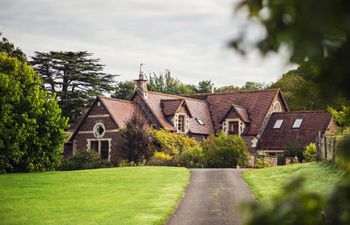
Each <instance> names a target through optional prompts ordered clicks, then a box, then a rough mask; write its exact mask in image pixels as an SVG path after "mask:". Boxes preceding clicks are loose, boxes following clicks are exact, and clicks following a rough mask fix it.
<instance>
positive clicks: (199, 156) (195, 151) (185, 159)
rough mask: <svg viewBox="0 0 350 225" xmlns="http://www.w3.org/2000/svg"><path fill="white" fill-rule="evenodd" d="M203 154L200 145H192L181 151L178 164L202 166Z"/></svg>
mask: <svg viewBox="0 0 350 225" xmlns="http://www.w3.org/2000/svg"><path fill="white" fill-rule="evenodd" d="M203 155H204V154H203V150H202V148H201V147H200V146H194V147H191V148H189V149H186V150H185V151H183V152H182V153H181V154H180V156H179V158H178V160H177V161H178V163H179V165H180V166H184V167H187V168H199V167H203Z"/></svg>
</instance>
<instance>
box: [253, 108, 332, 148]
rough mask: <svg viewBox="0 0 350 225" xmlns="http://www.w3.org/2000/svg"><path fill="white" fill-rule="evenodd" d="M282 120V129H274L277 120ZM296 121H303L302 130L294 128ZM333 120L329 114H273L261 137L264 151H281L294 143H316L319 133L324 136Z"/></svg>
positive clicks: (261, 145) (261, 146)
mask: <svg viewBox="0 0 350 225" xmlns="http://www.w3.org/2000/svg"><path fill="white" fill-rule="evenodd" d="M278 119H282V120H283V123H282V125H281V128H273V126H274V125H275V123H276V120H278ZM296 119H303V121H302V123H301V126H300V128H292V126H293V124H294V121H295V120H296ZM331 120H332V115H331V114H330V113H328V112H317V111H310V112H281V113H273V114H272V116H271V118H270V120H269V122H268V124H267V126H266V129H265V130H264V133H263V135H262V137H261V141H260V147H259V149H262V150H280V149H284V148H286V147H287V146H288V144H289V143H291V142H293V141H298V142H299V144H301V145H302V146H306V145H308V144H310V143H315V141H316V136H317V134H318V132H321V134H324V133H325V132H326V130H327V128H328V126H329V124H330V122H331Z"/></svg>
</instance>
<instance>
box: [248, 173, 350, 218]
mask: <svg viewBox="0 0 350 225" xmlns="http://www.w3.org/2000/svg"><path fill="white" fill-rule="evenodd" d="M248 209H249V210H248V211H249V212H250V217H249V218H248V220H247V221H246V223H245V224H246V225H293V224H298V225H334V224H337V225H346V224H349V223H350V213H349V212H350V183H346V184H339V185H337V186H335V188H334V190H333V191H332V192H331V194H330V195H329V196H327V197H326V198H324V197H323V196H322V195H321V194H318V193H314V192H309V191H305V189H304V188H303V179H300V178H298V179H294V180H292V181H291V182H290V183H288V184H287V185H286V186H285V187H284V189H283V192H282V193H281V194H280V195H278V196H276V197H274V198H272V200H271V204H266V203H265V202H260V203H259V202H255V203H252V204H250V205H249V206H248Z"/></svg>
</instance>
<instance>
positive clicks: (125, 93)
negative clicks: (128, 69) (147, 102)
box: [112, 81, 135, 100]
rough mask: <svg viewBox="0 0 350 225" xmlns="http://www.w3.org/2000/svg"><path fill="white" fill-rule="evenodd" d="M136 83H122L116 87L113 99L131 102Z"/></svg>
mask: <svg viewBox="0 0 350 225" xmlns="http://www.w3.org/2000/svg"><path fill="white" fill-rule="evenodd" d="M134 88H135V83H134V82H133V81H120V82H118V83H117V85H116V87H115V92H114V94H113V95H112V97H113V98H119V99H125V100H130V99H131V97H132V95H133V94H134Z"/></svg>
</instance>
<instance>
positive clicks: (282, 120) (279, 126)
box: [273, 119, 284, 129]
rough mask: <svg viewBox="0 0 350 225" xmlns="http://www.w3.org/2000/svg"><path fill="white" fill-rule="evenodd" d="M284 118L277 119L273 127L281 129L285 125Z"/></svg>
mask: <svg viewBox="0 0 350 225" xmlns="http://www.w3.org/2000/svg"><path fill="white" fill-rule="evenodd" d="M283 122H284V119H277V120H276V122H275V124H274V125H273V129H280V128H281V127H282V125H283Z"/></svg>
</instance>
